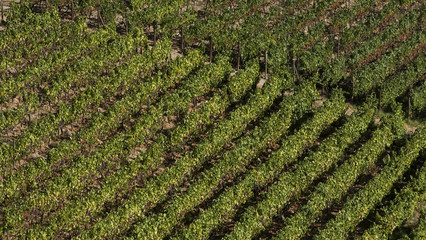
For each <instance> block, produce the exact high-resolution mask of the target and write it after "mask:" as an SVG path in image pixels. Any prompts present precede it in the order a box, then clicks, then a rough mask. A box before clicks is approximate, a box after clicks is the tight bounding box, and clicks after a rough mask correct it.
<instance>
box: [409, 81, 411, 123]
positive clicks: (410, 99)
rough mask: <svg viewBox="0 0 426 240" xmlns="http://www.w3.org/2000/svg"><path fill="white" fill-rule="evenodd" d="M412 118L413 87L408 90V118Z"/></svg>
mask: <svg viewBox="0 0 426 240" xmlns="http://www.w3.org/2000/svg"><path fill="white" fill-rule="evenodd" d="M410 119H411V87H410V89H409V90H408V120H410Z"/></svg>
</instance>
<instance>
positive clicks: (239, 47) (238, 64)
mask: <svg viewBox="0 0 426 240" xmlns="http://www.w3.org/2000/svg"><path fill="white" fill-rule="evenodd" d="M240 64H241V42H238V56H237V70H240Z"/></svg>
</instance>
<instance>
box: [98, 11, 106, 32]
mask: <svg viewBox="0 0 426 240" xmlns="http://www.w3.org/2000/svg"><path fill="white" fill-rule="evenodd" d="M98 17H99V20H100V21H101V23H102V25H103V26H104V27H105V22H104V20H103V19H102V15H101V7H99V8H98Z"/></svg>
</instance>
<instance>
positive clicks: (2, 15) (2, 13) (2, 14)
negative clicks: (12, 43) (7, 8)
mask: <svg viewBox="0 0 426 240" xmlns="http://www.w3.org/2000/svg"><path fill="white" fill-rule="evenodd" d="M3 19H4V8H3V0H1V20H0V22H3Z"/></svg>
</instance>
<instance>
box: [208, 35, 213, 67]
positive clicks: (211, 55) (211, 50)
mask: <svg viewBox="0 0 426 240" xmlns="http://www.w3.org/2000/svg"><path fill="white" fill-rule="evenodd" d="M209 41H210V62H212V61H213V37H212V36H210V40H209Z"/></svg>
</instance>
